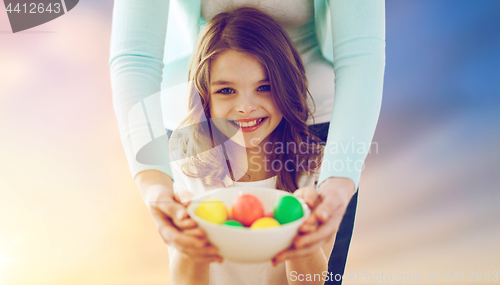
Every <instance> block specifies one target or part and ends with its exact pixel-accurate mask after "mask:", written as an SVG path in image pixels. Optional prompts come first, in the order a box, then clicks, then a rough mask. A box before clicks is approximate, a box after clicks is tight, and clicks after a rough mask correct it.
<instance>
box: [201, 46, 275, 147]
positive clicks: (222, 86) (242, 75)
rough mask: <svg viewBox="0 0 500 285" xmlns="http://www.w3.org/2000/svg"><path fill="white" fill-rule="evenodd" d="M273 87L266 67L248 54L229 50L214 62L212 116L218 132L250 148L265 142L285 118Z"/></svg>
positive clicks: (211, 84)
mask: <svg viewBox="0 0 500 285" xmlns="http://www.w3.org/2000/svg"><path fill="white" fill-rule="evenodd" d="M269 84H270V83H269V78H268V76H267V72H266V69H265V68H264V66H263V65H262V64H260V62H259V61H257V60H256V59H255V58H253V57H252V56H250V55H248V54H244V53H241V52H238V51H235V50H227V51H224V52H223V53H221V54H220V55H218V56H217V57H216V58H215V59H213V60H212V61H211V66H210V116H211V117H212V118H213V119H214V120H213V122H214V124H215V126H216V127H217V129H219V130H220V131H221V132H222V133H223V134H224V135H226V136H227V137H229V138H231V140H232V141H234V142H235V143H237V144H239V145H241V146H243V147H246V148H253V147H256V146H258V145H259V144H260V143H261V142H262V141H264V140H265V139H266V138H267V137H268V136H269V135H270V134H271V133H272V132H273V131H274V129H275V128H276V127H277V126H278V124H279V123H280V122H281V119H282V118H283V115H282V114H281V112H280V110H279V109H278V107H277V106H276V105H275V104H274V102H273V98H272V96H273V95H272V92H271V86H270V85H269ZM215 118H222V119H223V120H221V119H215Z"/></svg>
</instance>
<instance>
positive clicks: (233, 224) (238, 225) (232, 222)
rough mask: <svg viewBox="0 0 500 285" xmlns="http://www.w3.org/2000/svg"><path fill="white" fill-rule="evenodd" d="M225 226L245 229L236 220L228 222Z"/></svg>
mask: <svg viewBox="0 0 500 285" xmlns="http://www.w3.org/2000/svg"><path fill="white" fill-rule="evenodd" d="M223 225H225V226H231V227H242V228H243V225H242V224H241V223H240V222H238V221H235V220H229V221H226V222H225V223H223Z"/></svg>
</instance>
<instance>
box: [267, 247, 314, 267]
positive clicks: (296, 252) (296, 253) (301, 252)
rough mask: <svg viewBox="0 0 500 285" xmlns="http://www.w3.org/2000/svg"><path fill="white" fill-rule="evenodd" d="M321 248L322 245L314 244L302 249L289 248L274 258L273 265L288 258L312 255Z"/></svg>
mask: <svg viewBox="0 0 500 285" xmlns="http://www.w3.org/2000/svg"><path fill="white" fill-rule="evenodd" d="M320 248H321V246H320V245H314V246H308V247H304V248H301V249H288V250H285V251H282V252H280V253H278V254H277V255H276V256H275V257H274V258H273V259H272V263H273V266H276V265H278V264H279V263H281V262H283V261H285V260H286V259H292V258H302V257H307V256H310V255H311V254H314V253H315V252H316V251H318V249H320Z"/></svg>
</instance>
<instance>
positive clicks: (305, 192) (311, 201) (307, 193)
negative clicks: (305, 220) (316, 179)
mask: <svg viewBox="0 0 500 285" xmlns="http://www.w3.org/2000/svg"><path fill="white" fill-rule="evenodd" d="M293 195H294V196H295V197H300V198H302V199H303V200H304V202H306V204H307V205H308V206H309V208H311V209H314V207H316V205H317V204H318V202H319V195H318V192H317V191H316V189H314V188H313V187H302V188H299V189H297V191H295V192H294V193H293Z"/></svg>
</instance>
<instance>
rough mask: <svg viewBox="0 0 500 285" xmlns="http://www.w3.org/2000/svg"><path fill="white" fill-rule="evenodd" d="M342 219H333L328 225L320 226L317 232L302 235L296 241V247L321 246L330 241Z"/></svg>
mask: <svg viewBox="0 0 500 285" xmlns="http://www.w3.org/2000/svg"><path fill="white" fill-rule="evenodd" d="M341 220H342V217H341V218H340V219H339V218H337V217H332V218H331V219H329V220H328V221H327V222H326V223H324V224H322V225H320V226H319V228H318V230H317V231H314V232H312V233H309V234H306V235H300V236H298V237H297V238H295V240H294V243H293V244H294V246H295V247H296V248H298V249H300V248H305V247H308V246H311V245H314V244H317V245H319V246H321V245H322V244H323V243H324V242H325V241H327V240H328V238H330V237H331V236H332V235H334V234H335V233H336V232H337V230H338V228H339V226H340V222H341Z"/></svg>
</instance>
